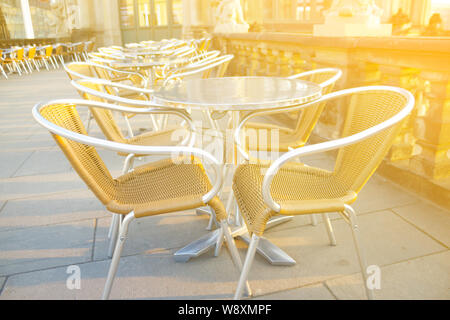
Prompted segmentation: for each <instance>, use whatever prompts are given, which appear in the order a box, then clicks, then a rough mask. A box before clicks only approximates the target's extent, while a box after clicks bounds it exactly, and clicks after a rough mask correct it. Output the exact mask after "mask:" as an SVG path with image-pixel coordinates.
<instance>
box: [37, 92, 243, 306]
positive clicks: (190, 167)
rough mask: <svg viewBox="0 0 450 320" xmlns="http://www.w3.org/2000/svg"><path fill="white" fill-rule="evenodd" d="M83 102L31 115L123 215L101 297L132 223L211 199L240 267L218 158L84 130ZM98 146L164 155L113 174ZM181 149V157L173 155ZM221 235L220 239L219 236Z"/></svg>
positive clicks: (56, 105) (60, 103)
mask: <svg viewBox="0 0 450 320" xmlns="http://www.w3.org/2000/svg"><path fill="white" fill-rule="evenodd" d="M84 106H90V102H88V101H82V100H81V101H80V100H77V101H72V102H71V101H70V100H59V101H51V102H49V103H46V104H39V105H37V106H35V107H34V109H33V116H34V118H35V119H36V121H37V122H38V123H39V124H41V125H42V126H43V127H45V128H46V129H48V130H49V131H50V132H51V134H52V136H53V138H54V139H55V141H56V142H57V144H58V146H59V147H60V148H61V150H62V151H63V152H64V154H65V155H66V157H67V159H68V160H69V162H70V163H71V164H72V166H73V168H74V169H75V171H76V172H77V173H78V174H79V176H80V178H81V179H82V180H83V181H84V182H85V183H86V185H87V186H88V187H89V188H90V189H91V190H92V192H93V193H94V194H95V196H96V197H97V198H98V199H99V200H100V201H101V202H102V203H103V204H104V206H105V207H106V209H107V210H108V211H110V212H112V213H114V214H116V215H120V216H122V217H123V219H116V223H117V226H116V227H118V229H119V234H120V235H119V237H118V240H117V243H116V246H115V250H114V256H113V258H112V261H111V265H110V268H109V272H108V277H107V280H106V284H105V288H104V291H103V295H102V298H103V299H108V298H109V295H110V292H111V288H112V285H113V281H114V278H115V275H116V271H117V268H118V265H119V260H120V256H121V253H122V249H123V245H124V243H125V240H126V238H127V234H128V227H129V225H130V223H131V222H132V221H134V220H135V219H141V218H145V217H148V216H153V215H160V214H165V213H171V212H177V211H183V210H190V209H195V208H198V207H201V206H204V205H206V204H207V205H209V206H210V207H211V208H213V210H214V211H215V214H216V216H217V218H218V220H219V221H220V230H221V232H223V235H225V239H226V241H227V244H228V248H229V250H230V252H231V255H232V258H233V259H234V262H235V264H236V265H237V266H238V267H241V263H240V258H239V254H238V252H237V249H236V247H235V245H234V241H233V239H232V237H231V234H230V229H229V227H228V225H227V221H226V218H227V215H226V212H225V209H224V207H223V205H222V203H221V202H220V200H219V198H218V197H217V193H218V192H219V190H220V189H221V185H222V178H221V165H220V164H219V162H218V161H217V160H216V159H215V158H214V157H213V156H212V155H210V154H209V153H207V152H205V151H203V150H200V149H195V148H192V147H164V146H158V147H155V146H135V145H128V144H124V143H117V142H112V141H107V140H103V139H99V138H94V137H91V136H88V135H87V133H86V130H85V129H84V126H83V123H82V122H81V120H80V117H79V116H78V111H77V108H80V107H84ZM96 107H99V106H98V105H96ZM103 108H107V109H110V110H116V111H123V109H122V108H121V107H119V106H114V105H104V106H103ZM97 148H105V149H108V150H112V151H117V152H124V153H128V154H148V155H150V154H158V155H166V156H167V157H168V158H166V159H164V160H160V161H157V162H151V163H148V164H145V165H142V166H140V167H137V168H135V170H134V171H133V172H129V173H125V174H124V175H122V176H120V177H118V178H113V177H112V175H111V173H110V172H109V170H108V168H107V167H106V165H105V163H104V162H103V160H102V158H101V157H100V155H99V154H98V152H97ZM180 153H182V155H181V156H180V157H175V156H174V154H180ZM202 161H206V162H209V164H210V165H211V167H212V168H213V170H214V174H215V175H214V177H215V180H214V181H213V183H211V182H210V179H209V178H208V176H207V175H206V174H205V169H204V167H203V165H202ZM180 227H182V226H180ZM174 231H175V230H174ZM167 236H168V237H169V236H170V235H167ZM220 238H221V239H223V236H222V237H220Z"/></svg>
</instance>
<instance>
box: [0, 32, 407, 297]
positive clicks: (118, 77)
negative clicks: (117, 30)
mask: <svg viewBox="0 0 450 320" xmlns="http://www.w3.org/2000/svg"><path fill="white" fill-rule="evenodd" d="M210 43H211V39H209V38H205V39H200V40H192V41H184V40H177V39H170V40H163V41H160V42H154V41H145V42H141V43H137V44H128V45H126V46H125V47H121V46H112V47H105V48H99V49H98V51H97V52H93V50H92V49H93V48H92V43H79V44H75V45H71V46H64V45H57V46H55V47H54V48H53V49H52V50H49V51H48V52H50V54H49V55H47V50H46V54H45V56H42V55H36V56H32V57H30V55H28V57H27V58H24V57H23V52H22V54H19V53H20V52H18V54H16V55H15V58H14V59H12V58H9V59H4V60H2V61H1V62H2V64H1V65H2V66H6V68H7V69H8V70H11V69H14V68H15V69H19V68H22V69H24V70H25V72H26V68H25V64H26V65H27V66H28V68H29V71H31V68H30V66H31V62H33V63H34V65H35V67H36V68H37V69H38V66H37V65H36V63H39V62H41V64H44V65H45V66H46V68H48V63H47V62H50V63H52V64H53V66H54V67H55V68H56V66H55V65H58V61H57V60H59V62H61V63H63V62H66V61H67V60H72V61H73V62H71V63H66V64H64V69H65V71H66V72H67V74H68V77H69V79H70V81H71V84H72V85H73V86H74V87H75V88H76V89H77V91H78V92H79V94H80V96H81V98H82V99H73V100H55V101H50V102H48V103H43V104H38V105H36V106H35V108H34V109H33V116H34V118H35V119H36V121H37V122H38V123H39V124H41V125H42V126H43V127H45V128H46V129H48V130H49V131H50V133H51V135H52V136H53V138H54V139H55V141H56V143H57V144H58V146H59V147H60V148H61V149H62V151H63V152H64V154H65V155H66V157H67V158H68V160H69V161H70V163H71V164H72V166H73V168H74V169H75V171H76V172H77V173H78V174H79V176H80V177H81V179H82V180H83V181H84V182H85V183H86V184H87V186H88V187H89V188H90V189H91V191H92V192H93V193H94V195H95V196H96V197H97V198H98V199H99V201H101V202H102V203H103V204H104V206H105V208H106V209H107V210H108V211H109V212H111V213H112V222H111V225H110V230H109V241H110V242H109V250H108V254H109V256H110V257H112V261H111V265H110V268H109V272H108V276H107V280H106V284H105V288H104V291H103V295H102V298H104V299H107V298H109V296H110V292H111V289H112V285H113V281H114V278H115V275H116V272H117V268H118V265H119V260H120V256H121V253H122V249H123V245H124V243H125V239H126V236H127V234H128V229H129V225H130V223H131V222H132V221H134V220H136V219H141V218H144V217H148V216H153V215H159V214H166V213H171V212H177V211H182V210H191V209H195V208H198V207H202V206H205V205H208V206H209V207H210V208H212V215H213V216H214V219H216V220H217V221H218V223H219V225H218V227H219V230H220V236H219V240H218V241H217V243H216V246H215V249H216V255H217V254H218V252H219V251H220V248H221V246H222V242H223V239H225V240H226V243H227V247H228V249H229V251H230V254H231V258H232V260H233V262H234V263H235V265H236V267H237V268H238V269H239V270H240V271H241V275H240V277H239V281H238V283H237V289H236V292H235V295H234V298H235V299H241V298H242V296H243V294H244V291H246V292H247V294H248V295H249V296H250V295H251V289H250V286H249V282H248V279H249V278H252V272H251V266H252V262H253V260H254V256H255V252H256V249H257V246H258V243H259V242H260V240H261V238H262V237H263V234H264V231H265V227H266V224H267V222H268V221H269V219H271V218H272V217H274V216H276V215H289V216H297V215H310V216H311V217H312V223H313V225H316V224H317V221H316V220H315V218H313V217H316V215H318V214H320V215H322V218H323V221H324V226H325V229H326V231H327V234H328V236H329V241H330V244H331V245H336V243H337V242H336V238H335V235H334V232H333V228H332V224H331V220H330V218H329V217H328V213H330V212H338V213H340V215H341V216H342V217H343V219H344V220H345V221H346V222H347V223H348V224H349V226H350V229H351V231H352V234H353V239H354V244H355V247H356V253H357V258H358V261H359V264H360V267H361V272H362V275H363V279H364V281H366V261H365V256H364V252H363V249H362V246H361V241H360V231H359V228H358V222H357V217H356V214H355V211H354V209H353V208H352V207H351V205H352V203H353V202H354V201H355V200H356V198H357V196H358V193H359V192H360V190H361V189H362V187H363V186H364V185H365V183H366V182H367V181H368V180H369V178H370V177H371V176H372V175H373V173H374V172H375V170H376V169H377V167H378V166H379V165H380V163H381V161H382V160H383V158H384V156H385V155H386V154H387V152H388V151H389V149H390V147H391V145H392V144H393V141H394V139H395V137H396V135H397V134H398V132H399V130H400V128H401V126H402V124H403V122H404V121H405V119H406V117H407V116H408V115H409V114H410V113H411V111H412V109H413V107H414V98H413V96H412V95H411V93H409V92H408V91H406V90H403V89H400V88H394V87H387V86H372V87H361V88H353V89H346V90H341V91H336V92H333V89H334V87H335V84H336V82H337V81H338V80H339V79H340V78H341V76H342V72H341V71H340V70H339V69H336V68H324V69H318V70H312V71H309V72H305V73H302V74H298V75H294V76H292V77H290V78H291V79H303V80H308V81H311V82H314V83H316V84H318V85H319V86H320V87H321V88H322V97H321V98H320V99H318V100H315V101H313V102H310V103H307V104H303V105H297V106H292V107H288V108H284V109H283V111H282V112H280V111H270V112H269V111H261V112H254V113H251V114H242V116H241V122H240V124H239V127H238V128H237V130H236V132H235V133H234V143H235V146H236V148H237V150H238V152H240V153H241V155H242V156H243V158H244V160H245V161H244V162H243V163H242V164H241V165H239V167H238V168H237V170H236V172H235V174H234V178H233V186H232V194H231V196H230V197H229V199H228V201H229V203H230V201H234V200H235V201H236V203H237V206H238V210H239V213H240V216H242V218H243V222H244V223H245V224H246V226H247V229H248V231H249V234H250V235H251V242H250V245H249V248H248V250H247V254H246V258H245V262H244V264H242V262H241V259H240V256H239V253H238V251H237V249H236V246H235V243H234V240H233V238H232V235H231V231H230V227H229V226H228V222H227V220H228V215H227V212H226V211H227V210H226V209H225V206H224V205H223V204H222V202H221V200H220V199H219V197H218V194H219V192H220V191H221V189H222V183H223V182H222V177H223V170H224V167H223V165H222V164H221V163H219V161H218V160H217V159H215V158H214V157H213V156H212V155H211V154H209V153H208V152H206V151H204V150H201V149H197V148H195V147H194V145H195V142H196V138H197V136H198V135H197V133H198V130H197V128H196V127H195V124H194V121H193V120H192V118H193V117H192V114H191V112H190V110H180V109H172V108H167V107H163V106H159V105H155V104H154V103H153V102H152V95H153V93H154V90H156V89H158V88H159V87H165V86H172V85H175V84H176V83H178V82H180V81H185V80H186V79H190V78H199V79H205V78H211V77H223V76H225V74H226V71H227V67H228V64H229V63H230V61H231V60H232V59H233V56H232V55H220V52H219V51H208V49H209V46H210ZM151 50H153V51H159V52H163V53H166V52H167V56H168V57H184V58H185V59H184V61H185V62H184V63H182V64H178V65H173V66H164V67H161V68H159V69H157V70H155V73H154V74H155V75H156V79H148V78H147V77H146V76H145V74H144V73H142V72H141V71H140V70H139V69H136V70H134V69H133V70H126V71H125V70H118V69H117V68H113V67H112V66H113V65H114V63H117V62H120V61H123V60H127V59H130V58H132V59H134V60H136V61H139V60H140V59H152V54H151ZM147 52H148V54H147ZM51 57H53V58H51ZM3 74H4V76H5V77H6V74H5V73H4V72H3ZM336 102H339V104H338V106H340V107H344V106H347V109H346V116H345V122H344V125H343V127H342V132H341V137H340V138H338V139H335V140H332V141H327V142H322V143H319V144H314V145H308V144H307V143H308V140H309V137H310V135H311V133H312V131H313V129H314V128H315V126H316V124H317V122H318V121H319V118H320V116H321V114H322V112H323V110H324V108H325V107H326V106H327V105H328V104H329V103H336ZM86 108H87V109H88V110H89V116H88V119H87V124H86V126H85V125H84V124H83V121H81V119H80V116H79V113H78V110H80V109H86ZM117 115H121V116H122V117H123V120H124V122H125V128H121V125H120V122H119V121H117V119H116V116H117ZM205 115H206V117H207V121H209V123H210V125H211V126H212V127H214V128H215V129H217V130H220V126H219V124H218V122H217V119H218V116H217V115H214V114H210V113H209V112H205ZM135 116H136V117H137V116H147V117H149V121H148V125H149V128H148V129H149V130H148V131H146V132H144V133H139V134H136V132H135V130H133V127H132V124H131V122H130V119H131V118H132V117H135ZM169 116H170V117H175V118H177V119H178V120H177V121H178V122H173V121H172V123H171V124H170V125H169V121H168V118H169ZM222 116H223V115H222ZM91 119H94V120H95V122H96V123H97V125H98V127H99V128H100V130H101V132H102V133H103V135H104V136H105V138H106V139H100V138H96V137H93V136H90V135H89V133H88V132H89V126H90V122H91ZM177 130H182V131H183V133H182V134H179V135H175V134H174V133H175V132H176V131H177ZM250 130H278V131H279V132H280V141H279V142H280V143H279V147H280V149H279V150H271V148H270V145H271V143H269V144H267V145H265V144H261V143H260V142H259V141H256V144H252V143H251V142H252V141H250V140H249V139H247V138H242V137H245V135H246V132H248V131H250ZM174 136H176V137H178V139H173V137H174ZM98 148H105V149H108V150H111V151H115V152H117V153H118V155H119V156H122V157H124V164H123V168H122V174H121V175H120V176H119V177H117V178H113V177H112V175H111V174H110V171H109V169H108V168H107V167H106V165H105V163H104V162H103V160H102V158H101V157H100V155H99V153H98V152H97V149H98ZM258 151H269V152H271V151H281V152H283V154H282V155H281V156H279V157H278V158H277V159H276V160H275V161H272V162H269V161H267V160H265V159H259V158H258V153H257V152H258ZM329 151H334V152H335V154H336V163H335V166H334V168H333V169H332V170H325V169H322V168H318V167H312V166H309V165H306V164H304V163H302V162H301V161H302V157H304V156H308V155H312V154H316V153H320V152H329ZM255 152H256V156H255V155H254V154H255ZM173 154H176V155H177V156H173ZM152 155H158V156H165V158H164V159H163V160H159V161H149V162H148V163H147V164H144V165H141V166H137V167H135V166H134V160H135V158H141V159H144V157H148V156H152ZM170 155H172V157H170ZM145 159H147V158H145ZM204 164H208V168H212V169H213V172H214V174H213V175H212V176H213V179H212V178H211V175H207V174H206V170H205V167H204ZM228 207H229V204H227V206H226V208H228ZM366 293H367V297H368V298H369V299H371V298H373V296H372V292H371V291H370V290H368V289H367V288H366Z"/></svg>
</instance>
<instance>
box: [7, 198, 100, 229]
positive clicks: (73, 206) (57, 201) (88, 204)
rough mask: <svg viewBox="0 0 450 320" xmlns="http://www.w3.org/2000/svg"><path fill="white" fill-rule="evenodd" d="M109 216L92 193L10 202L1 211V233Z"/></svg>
mask: <svg viewBox="0 0 450 320" xmlns="http://www.w3.org/2000/svg"><path fill="white" fill-rule="evenodd" d="M0 208H1V204H0ZM107 216H109V214H108V212H107V211H106V210H105V208H104V206H103V205H102V204H101V203H100V201H99V200H98V199H97V198H96V197H95V196H94V195H93V194H92V192H91V191H89V190H85V191H76V192H67V193H58V194H51V195H42V196H41V197H39V198H27V199H18V200H11V201H8V203H7V204H6V205H5V207H4V208H3V210H1V211H0V232H1V231H8V230H14V229H21V228H29V227H36V226H43V225H49V224H60V223H65V222H72V221H79V220H86V219H94V218H101V217H107Z"/></svg>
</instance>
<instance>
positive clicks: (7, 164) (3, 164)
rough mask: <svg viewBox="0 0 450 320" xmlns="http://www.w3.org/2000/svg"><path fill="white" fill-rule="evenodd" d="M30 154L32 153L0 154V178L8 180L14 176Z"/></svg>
mask: <svg viewBox="0 0 450 320" xmlns="http://www.w3.org/2000/svg"><path fill="white" fill-rule="evenodd" d="M32 154H33V151H26V152H0V178H9V177H11V176H12V175H14V174H15V173H16V172H17V170H19V168H20V167H21V166H22V165H23V163H24V162H25V160H26V159H27V158H29V157H30V156H31V155H32Z"/></svg>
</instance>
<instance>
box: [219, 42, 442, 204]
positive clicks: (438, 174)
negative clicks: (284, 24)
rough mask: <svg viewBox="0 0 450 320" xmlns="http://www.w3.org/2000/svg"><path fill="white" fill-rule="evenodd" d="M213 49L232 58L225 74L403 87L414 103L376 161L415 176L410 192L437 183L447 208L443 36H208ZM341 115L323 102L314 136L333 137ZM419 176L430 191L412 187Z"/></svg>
mask: <svg viewBox="0 0 450 320" xmlns="http://www.w3.org/2000/svg"><path fill="white" fill-rule="evenodd" d="M213 46H214V47H215V48H216V49H219V50H221V51H222V52H224V53H231V54H234V55H235V59H234V60H233V61H232V63H231V64H230V67H229V74H230V75H256V76H263V75H267V76H288V75H293V74H297V73H300V72H303V71H307V70H311V69H316V68H322V67H338V68H340V69H341V70H342V71H343V72H344V75H343V79H341V81H340V82H339V83H338V84H337V89H343V88H351V87H357V86H364V85H392V86H398V87H402V88H405V89H408V90H410V91H411V92H412V93H413V94H414V96H415V97H416V100H417V102H416V107H415V109H414V112H413V114H412V115H411V116H410V118H409V119H408V122H407V124H406V125H405V126H404V128H403V130H402V132H401V134H400V135H399V136H398V138H397V140H396V142H395V144H394V146H393V147H392V149H391V151H390V153H389V155H388V157H387V159H386V161H385V163H384V165H385V167H386V166H390V169H388V170H387V171H389V172H390V174H391V175H392V174H393V175H396V173H398V172H403V174H400V175H399V176H398V177H397V178H398V179H405V178H407V179H408V180H411V179H413V178H412V177H414V179H416V178H417V179H419V184H418V185H417V186H416V187H414V189H416V191H420V192H421V193H435V190H436V188H434V187H437V188H438V189H439V190H440V191H442V192H443V193H442V194H443V198H442V195H440V196H439V197H440V199H437V202H439V203H440V204H443V205H445V206H447V205H448V206H449V207H450V191H449V190H450V38H402V37H389V38H370V37H367V38H328V37H313V36H311V35H302V34H287V33H247V34H227V35H222V34H216V35H215V36H214V45H213ZM344 117H345V109H343V108H342V107H341V106H337V105H332V106H329V107H328V108H327V110H326V111H324V114H323V115H322V117H321V119H320V121H319V123H318V125H317V127H316V130H315V134H316V135H319V136H322V137H323V138H333V137H335V136H336V134H337V133H338V132H339V129H340V126H341V125H342V122H343V119H344ZM392 168H394V169H392ZM405 174H406V175H405ZM424 178H425V179H424ZM423 180H426V181H427V183H428V184H432V185H433V188H431V189H430V188H428V189H429V190H428V189H427V190H425V191H424V190H418V189H423V185H424V183H423ZM439 194H440V193H439Z"/></svg>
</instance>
